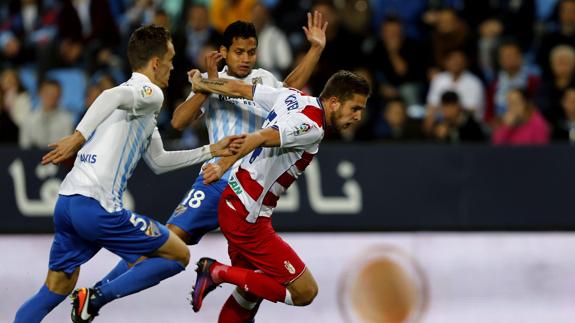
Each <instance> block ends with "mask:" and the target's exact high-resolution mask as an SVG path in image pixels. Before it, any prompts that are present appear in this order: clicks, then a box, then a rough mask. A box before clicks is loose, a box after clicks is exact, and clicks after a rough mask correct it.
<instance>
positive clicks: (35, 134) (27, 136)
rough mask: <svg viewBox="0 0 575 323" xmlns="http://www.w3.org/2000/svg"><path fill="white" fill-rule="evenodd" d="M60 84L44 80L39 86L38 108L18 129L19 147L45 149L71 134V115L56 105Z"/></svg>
mask: <svg viewBox="0 0 575 323" xmlns="http://www.w3.org/2000/svg"><path fill="white" fill-rule="evenodd" d="M60 96H61V88H60V84H59V83H58V82H56V81H52V80H45V81H43V82H42V84H41V85H40V107H38V108H36V110H34V111H33V112H32V113H31V114H30V115H29V117H28V118H26V119H25V120H24V122H23V124H22V126H21V128H20V138H19V143H20V147H21V148H24V149H29V148H32V147H35V148H42V149H45V148H47V147H48V145H49V144H51V143H54V142H56V141H57V140H58V139H60V138H62V137H64V136H66V135H68V134H70V133H71V132H72V126H73V118H72V115H71V114H70V113H69V112H68V111H66V110H64V109H62V108H61V107H60V106H59V105H58V104H59V101H60Z"/></svg>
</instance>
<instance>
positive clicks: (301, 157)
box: [228, 85, 325, 223]
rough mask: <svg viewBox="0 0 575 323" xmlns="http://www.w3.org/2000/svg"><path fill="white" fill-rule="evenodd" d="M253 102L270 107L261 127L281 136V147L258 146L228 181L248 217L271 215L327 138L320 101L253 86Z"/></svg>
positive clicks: (283, 91)
mask: <svg viewBox="0 0 575 323" xmlns="http://www.w3.org/2000/svg"><path fill="white" fill-rule="evenodd" d="M253 101H254V102H256V103H258V104H260V105H262V106H265V107H269V108H270V110H271V111H270V113H269V115H268V117H267V119H266V120H265V122H264V124H263V126H262V128H270V127H271V128H274V129H276V130H278V131H279V134H280V140H281V143H280V146H279V147H259V148H256V149H255V150H254V151H253V152H252V153H251V154H250V155H247V156H246V157H244V159H243V161H242V163H241V164H240V166H239V167H238V169H237V170H235V171H234V172H233V173H232V175H231V176H230V178H229V181H228V185H230V187H231V188H232V189H233V191H234V192H235V193H236V195H237V196H238V197H239V199H240V200H241V202H242V203H243V205H244V206H245V208H246V209H247V210H248V212H249V214H248V216H247V217H246V220H247V221H248V222H252V223H254V222H255V221H256V220H257V217H258V216H267V217H269V216H271V215H272V212H273V210H274V208H275V206H276V205H277V201H278V199H279V196H280V195H281V194H282V193H283V192H284V191H285V190H286V189H287V188H288V187H289V186H290V185H291V183H293V182H294V181H295V180H296V179H297V178H298V177H299V175H300V174H301V173H302V172H303V171H304V170H305V168H306V167H307V166H308V165H309V163H310V162H311V160H312V159H313V157H314V156H315V154H317V152H318V150H319V144H320V142H321V140H322V139H323V135H324V124H325V116H324V111H323V107H322V106H321V103H320V101H319V98H316V97H311V96H306V95H304V94H302V93H301V92H300V91H298V90H295V89H289V88H282V89H275V88H272V87H269V86H265V85H255V86H254V97H253Z"/></svg>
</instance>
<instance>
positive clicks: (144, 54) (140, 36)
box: [128, 25, 172, 70]
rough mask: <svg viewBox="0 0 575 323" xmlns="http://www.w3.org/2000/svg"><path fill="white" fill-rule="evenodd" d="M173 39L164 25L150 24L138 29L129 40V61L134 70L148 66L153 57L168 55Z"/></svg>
mask: <svg viewBox="0 0 575 323" xmlns="http://www.w3.org/2000/svg"><path fill="white" fill-rule="evenodd" d="M171 39H172V37H171V36H170V32H169V31H168V30H167V29H166V28H164V27H159V26H154V25H148V26H142V27H140V28H138V29H136V30H135V31H134V32H133V33H132V35H131V36H130V40H129V41H128V61H129V62H130V66H131V67H132V70H137V69H140V68H142V67H144V66H146V64H147V63H148V61H150V59H152V58H153V57H163V56H164V55H166V53H167V52H168V41H170V40H171Z"/></svg>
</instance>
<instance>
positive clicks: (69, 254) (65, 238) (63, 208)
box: [48, 196, 100, 275]
mask: <svg viewBox="0 0 575 323" xmlns="http://www.w3.org/2000/svg"><path fill="white" fill-rule="evenodd" d="M79 200H82V198H80V197H77V196H60V197H59V198H58V201H57V202H56V207H55V209H54V226H55V234H54V239H53V241H52V246H51V248H50V256H49V264H48V268H49V269H50V270H51V271H54V272H63V273H66V274H67V275H71V274H73V273H74V272H75V271H76V270H77V268H78V267H80V266H81V265H82V264H84V263H85V262H87V261H88V260H90V259H91V258H92V257H93V256H94V255H95V254H96V253H97V252H98V251H99V250H100V247H99V246H98V244H97V243H95V242H93V241H90V240H87V239H86V238H85V237H84V236H83V235H82V234H81V233H79V232H78V230H77V229H76V227H75V225H74V223H75V220H76V218H78V217H81V216H84V217H86V218H89V217H90V215H91V214H90V213H89V212H88V213H86V211H87V210H86V209H84V208H81V207H80V208H79V207H75V205H76V204H78V203H79ZM82 201H83V200H82ZM82 201H80V202H82ZM80 204H82V203H80Z"/></svg>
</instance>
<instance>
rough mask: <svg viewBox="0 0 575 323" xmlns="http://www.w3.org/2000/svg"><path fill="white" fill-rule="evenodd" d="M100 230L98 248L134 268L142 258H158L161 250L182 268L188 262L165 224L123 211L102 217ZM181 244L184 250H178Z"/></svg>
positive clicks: (184, 251) (176, 239) (174, 236)
mask: <svg viewBox="0 0 575 323" xmlns="http://www.w3.org/2000/svg"><path fill="white" fill-rule="evenodd" d="M99 226H100V232H99V236H98V239H97V242H98V244H99V245H101V246H102V247H103V248H106V249H108V250H109V251H110V252H112V253H114V254H116V255H118V256H120V257H122V259H124V260H126V261H127V262H128V263H131V264H134V263H136V262H137V261H138V260H139V259H140V258H141V257H142V256H155V255H156V254H157V252H158V251H159V250H160V249H162V247H163V249H162V250H164V251H163V252H162V255H168V256H167V257H166V258H169V259H175V260H179V261H181V262H182V263H183V264H184V263H186V261H187V259H188V258H189V252H188V251H187V247H185V244H184V243H183V242H182V241H181V240H180V239H179V238H178V237H177V236H176V235H175V234H173V233H171V232H170V231H169V230H168V229H167V228H166V227H165V226H164V225H163V224H161V223H159V222H157V221H156V220H153V219H151V218H150V217H148V216H145V215H142V214H137V213H135V212H132V211H129V210H122V211H120V212H114V213H112V214H108V216H103V217H101V218H100V224H99ZM168 242H169V243H168ZM178 242H179V246H184V247H185V248H175V247H174V246H178V244H177V243H178ZM166 244H167V247H165V245H166ZM184 249H185V250H184Z"/></svg>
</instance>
